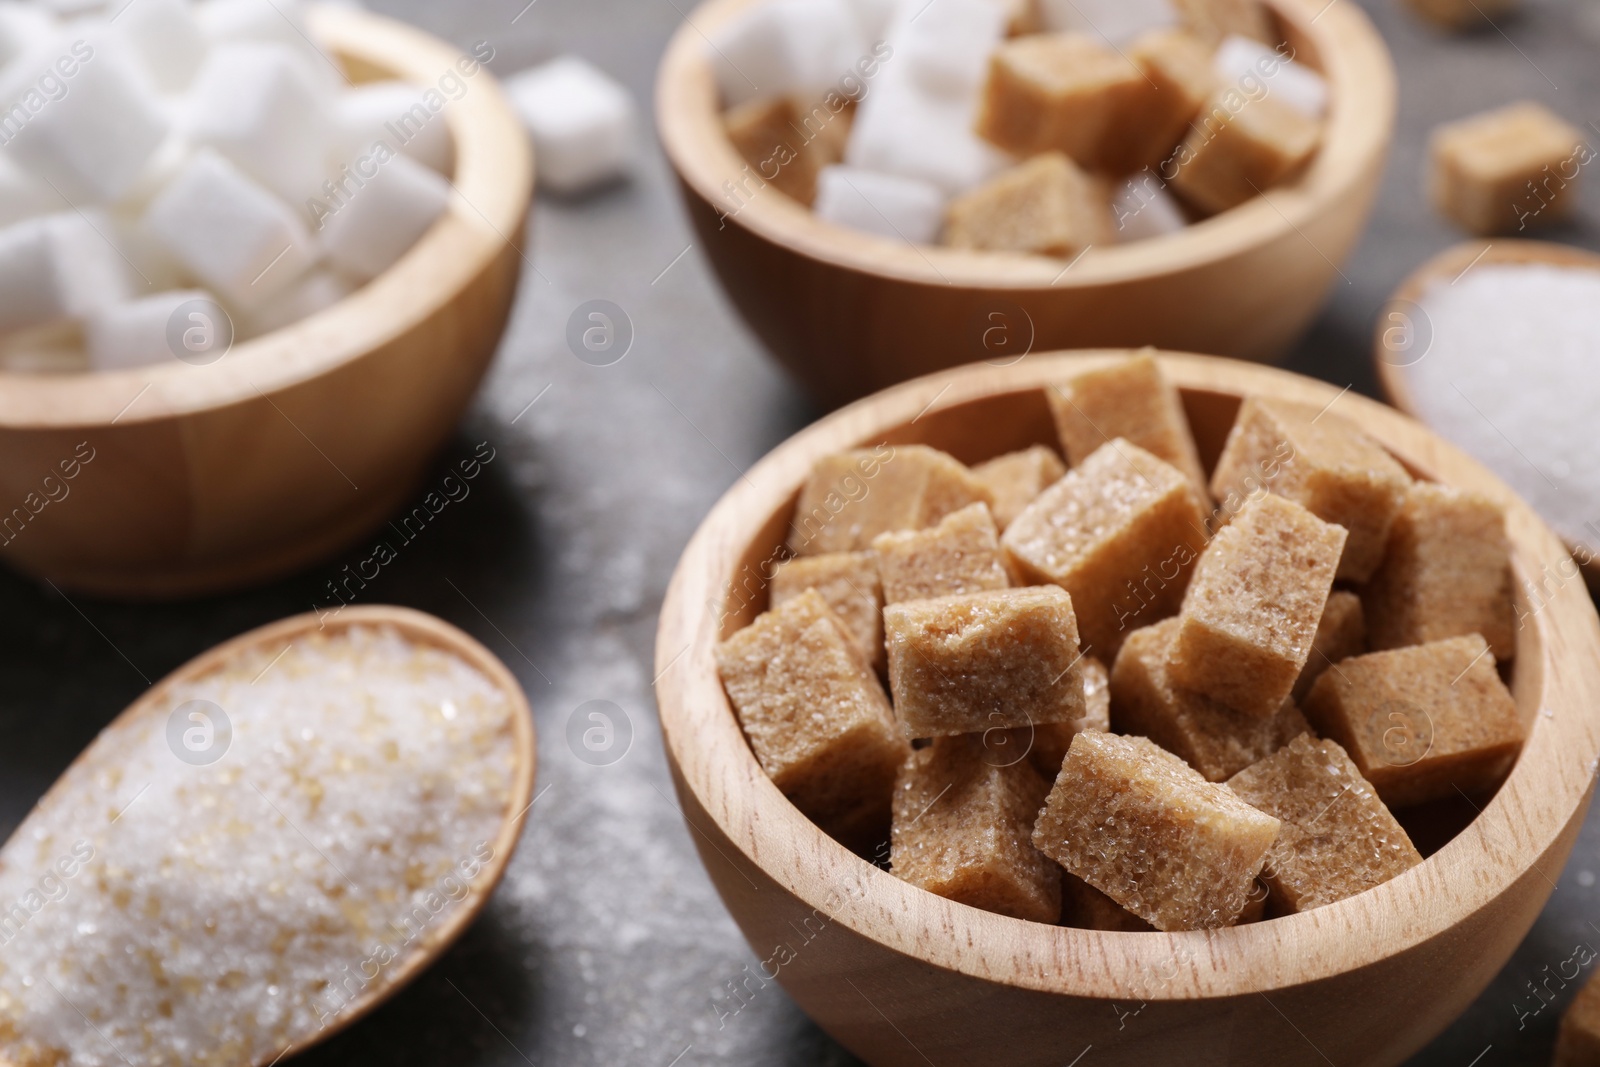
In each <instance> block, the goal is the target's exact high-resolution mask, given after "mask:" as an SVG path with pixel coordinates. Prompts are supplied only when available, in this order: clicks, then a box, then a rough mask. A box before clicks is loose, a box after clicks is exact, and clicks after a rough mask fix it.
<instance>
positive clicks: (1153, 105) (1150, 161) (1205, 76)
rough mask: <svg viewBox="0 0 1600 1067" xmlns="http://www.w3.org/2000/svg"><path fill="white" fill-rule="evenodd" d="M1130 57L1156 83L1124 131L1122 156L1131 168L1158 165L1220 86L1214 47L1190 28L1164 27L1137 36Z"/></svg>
mask: <svg viewBox="0 0 1600 1067" xmlns="http://www.w3.org/2000/svg"><path fill="white" fill-rule="evenodd" d="M1128 58H1130V59H1132V60H1133V62H1134V63H1135V64H1136V65H1137V66H1138V68H1139V70H1140V72H1141V73H1142V74H1143V75H1144V76H1145V79H1146V81H1148V82H1149V86H1150V88H1149V91H1148V92H1146V93H1145V94H1144V97H1143V101H1142V106H1141V108H1140V109H1139V110H1138V111H1137V112H1136V113H1135V114H1134V115H1133V116H1132V117H1131V121H1130V122H1129V123H1128V125H1127V126H1126V127H1125V128H1124V129H1123V130H1122V131H1121V132H1120V136H1121V137H1122V138H1123V140H1124V148H1123V150H1122V161H1123V162H1124V163H1125V164H1126V165H1127V167H1129V168H1132V167H1140V166H1143V167H1157V166H1159V165H1160V164H1162V163H1164V162H1166V161H1167V159H1168V158H1170V157H1171V155H1172V152H1173V149H1175V148H1177V147H1178V142H1179V141H1181V140H1183V136H1184V134H1185V133H1186V132H1187V131H1188V129H1189V122H1190V120H1192V119H1193V118H1194V117H1195V115H1197V114H1199V112H1200V108H1201V107H1202V106H1203V105H1204V104H1205V102H1206V100H1208V99H1209V98H1210V96H1211V93H1212V91H1213V90H1214V89H1215V87H1216V83H1217V76H1216V72H1215V70H1214V69H1213V66H1212V54H1211V49H1210V47H1209V46H1207V45H1206V44H1205V43H1204V42H1202V41H1201V40H1200V39H1199V38H1198V37H1196V36H1194V35H1193V34H1191V33H1188V32H1186V31H1184V30H1160V31H1157V32H1155V33H1151V34H1147V35H1145V36H1143V37H1141V38H1139V39H1138V40H1137V41H1135V42H1134V43H1133V45H1132V46H1131V47H1130V49H1129V50H1128Z"/></svg>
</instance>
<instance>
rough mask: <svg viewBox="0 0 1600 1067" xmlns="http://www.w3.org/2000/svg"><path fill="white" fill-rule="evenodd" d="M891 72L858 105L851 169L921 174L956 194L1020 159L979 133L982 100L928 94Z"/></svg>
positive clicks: (847, 159) (907, 175)
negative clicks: (977, 123)
mask: <svg viewBox="0 0 1600 1067" xmlns="http://www.w3.org/2000/svg"><path fill="white" fill-rule="evenodd" d="M891 70H892V68H885V70H884V74H883V75H882V76H881V77H880V79H879V80H878V82H877V83H876V84H874V85H873V87H872V91H871V92H869V93H868V94H867V96H866V98H865V99H864V100H862V101H861V103H860V105H859V106H858V107H857V108H856V118H855V123H854V124H853V125H852V127H851V129H850V143H849V145H848V146H846V148H845V154H844V161H845V162H846V163H847V164H849V165H850V166H851V167H853V168H860V169H862V170H870V171H876V172H878V173H882V174H897V175H899V176H901V177H904V178H915V179H917V180H918V181H924V182H927V183H929V184H931V185H935V186H938V188H939V189H940V191H941V192H943V193H944V194H945V195H946V196H955V195H958V194H960V193H964V192H966V191H967V190H969V189H972V188H975V187H976V186H978V185H980V184H982V183H983V182H984V181H986V180H988V179H989V178H992V177H993V176H994V175H996V174H998V173H1000V172H1001V171H1002V170H1004V169H1006V167H1008V166H1010V165H1012V164H1013V163H1014V162H1015V160H1014V159H1013V158H1012V157H1011V156H1009V155H1007V154H1006V153H1005V152H1002V151H1000V150H999V149H998V148H996V147H995V146H993V145H991V144H990V143H989V142H987V141H985V140H983V139H982V138H981V137H979V136H978V135H977V134H976V133H974V132H973V125H972V124H973V114H974V111H975V109H976V107H977V104H976V101H973V100H969V99H964V98H961V97H958V96H957V97H950V96H940V95H938V94H935V93H930V92H927V91H926V90H924V89H923V88H922V87H921V86H920V85H919V84H917V82H915V81H914V80H913V79H911V78H909V77H905V76H901V77H898V78H896V77H893V76H892V75H891Z"/></svg>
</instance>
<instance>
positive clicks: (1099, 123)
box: [975, 33, 1151, 170]
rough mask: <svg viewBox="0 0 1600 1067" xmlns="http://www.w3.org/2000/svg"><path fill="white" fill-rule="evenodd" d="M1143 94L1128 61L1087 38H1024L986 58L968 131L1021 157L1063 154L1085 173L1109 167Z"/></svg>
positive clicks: (1144, 85) (1146, 89) (1139, 76)
mask: <svg viewBox="0 0 1600 1067" xmlns="http://www.w3.org/2000/svg"><path fill="white" fill-rule="evenodd" d="M1150 91H1151V86H1150V83H1149V82H1148V81H1146V80H1145V76H1144V74H1143V72H1141V71H1140V69H1139V67H1138V66H1137V65H1136V64H1135V63H1134V62H1133V61H1132V60H1131V59H1128V58H1127V57H1126V56H1123V55H1121V54H1119V53H1117V52H1115V51H1113V50H1111V49H1110V48H1107V47H1105V46H1104V45H1103V44H1102V43H1101V42H1100V41H1098V40H1096V39H1095V38H1093V37H1091V36H1089V35H1087V34H1079V33H1037V34H1030V35H1028V36H1026V37H1017V38H1014V39H1012V40H1009V41H1005V42H1003V43H1002V44H1001V45H1000V47H999V48H997V49H995V51H994V53H993V54H992V55H991V56H990V59H989V78H988V81H987V82H986V83H985V85H984V89H983V96H982V99H981V101H980V103H979V105H978V117H977V121H976V125H975V128H976V129H977V131H978V134H979V136H981V137H985V138H987V139H988V140H989V141H991V142H993V143H994V144H996V145H999V146H1000V147H1001V148H1004V149H1006V150H1007V151H1010V152H1015V153H1016V154H1018V155H1021V156H1031V155H1036V154H1037V153H1040V152H1065V153H1066V154H1067V155H1069V156H1071V157H1072V159H1073V160H1074V161H1076V162H1077V163H1078V164H1079V165H1080V166H1082V167H1084V168H1086V169H1089V170H1106V169H1115V167H1116V164H1117V163H1119V162H1120V159H1119V156H1120V155H1121V153H1122V152H1123V148H1122V146H1121V143H1120V142H1121V140H1122V137H1123V131H1124V130H1125V129H1126V128H1127V126H1128V123H1129V120H1130V119H1131V118H1132V117H1135V116H1137V115H1138V114H1139V113H1140V112H1141V111H1142V110H1143V109H1144V108H1145V107H1146V106H1147V99H1148V97H1149V94H1150Z"/></svg>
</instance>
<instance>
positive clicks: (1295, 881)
mask: <svg viewBox="0 0 1600 1067" xmlns="http://www.w3.org/2000/svg"><path fill="white" fill-rule="evenodd" d="M1228 787H1229V788H1230V789H1232V790H1233V791H1234V792H1235V793H1237V794H1239V796H1240V797H1242V798H1243V799H1244V800H1245V802H1246V803H1248V804H1251V805H1253V806H1254V807H1257V808H1260V809H1261V810H1262V811H1264V812H1266V813H1267V814H1268V815H1271V816H1272V817H1273V818H1275V819H1278V820H1279V821H1281V822H1282V823H1283V830H1282V832H1280V833H1279V834H1278V840H1277V843H1276V844H1274V845H1273V846H1272V851H1271V852H1269V853H1267V865H1266V867H1265V868H1264V869H1263V871H1262V878H1263V879H1264V880H1265V881H1266V883H1267V886H1268V888H1269V889H1270V890H1271V891H1272V893H1273V900H1274V903H1275V906H1276V907H1277V909H1278V910H1279V911H1280V912H1283V913H1292V912H1299V911H1310V910H1311V909H1312V908H1320V907H1322V906H1323V905H1324V904H1332V903H1333V902H1334V901H1336V900H1343V899H1344V898H1345V897H1353V896H1355V895H1356V894H1357V893H1362V892H1365V891H1366V890H1368V889H1371V888H1372V887H1373V886H1376V885H1382V884H1383V883H1384V882H1387V881H1388V880H1389V879H1391V878H1393V877H1394V876H1395V875H1397V874H1401V873H1403V872H1405V871H1408V870H1410V869H1411V868H1412V867H1415V866H1416V865H1417V864H1419V863H1421V862H1422V856H1421V855H1420V854H1419V853H1418V852H1417V850H1416V848H1415V847H1414V846H1413V845H1412V844H1411V838H1409V837H1407V836H1406V832H1405V830H1403V829H1402V828H1401V826H1400V824H1399V823H1398V822H1396V821H1395V818H1394V816H1393V815H1391V814H1390V813H1389V809H1388V808H1386V807H1384V804H1383V801H1381V800H1379V799H1378V794H1377V793H1376V792H1375V791H1374V790H1373V788H1372V786H1371V784H1370V783H1368V781H1367V780H1366V779H1365V778H1363V777H1361V772H1360V770H1358V769H1357V768H1356V765H1355V764H1354V763H1352V762H1351V761H1350V757H1349V756H1348V755H1347V754H1346V753H1345V750H1344V749H1342V748H1340V747H1339V745H1338V744H1337V743H1336V742H1333V741H1317V740H1314V739H1312V738H1311V737H1307V736H1301V737H1297V738H1295V739H1294V741H1292V742H1291V743H1290V744H1289V745H1288V746H1287V747H1285V748H1284V749H1282V750H1281V751H1279V752H1276V753H1274V754H1273V755H1271V756H1268V757H1267V758H1266V759H1264V760H1262V761H1261V762H1260V763H1257V764H1255V765H1253V766H1251V767H1247V768H1246V769H1244V770H1242V771H1240V772H1239V773H1238V774H1236V775H1234V776H1233V777H1232V778H1230V779H1228Z"/></svg>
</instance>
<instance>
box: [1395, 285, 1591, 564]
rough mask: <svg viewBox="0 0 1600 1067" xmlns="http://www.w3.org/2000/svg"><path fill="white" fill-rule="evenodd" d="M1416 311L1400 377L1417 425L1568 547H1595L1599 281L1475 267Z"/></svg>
mask: <svg viewBox="0 0 1600 1067" xmlns="http://www.w3.org/2000/svg"><path fill="white" fill-rule="evenodd" d="M1419 303H1420V306H1421V312H1422V314H1421V315H1420V316H1415V315H1414V318H1415V320H1416V321H1414V322H1412V323H1410V324H1409V325H1410V326H1412V327H1415V329H1416V330H1417V331H1418V332H1417V334H1416V335H1415V336H1416V338H1417V341H1418V343H1419V344H1426V345H1427V347H1426V348H1425V350H1424V351H1425V352H1426V354H1425V355H1423V356H1422V357H1421V358H1420V359H1416V357H1415V356H1414V355H1412V356H1411V357H1409V358H1413V359H1416V362H1414V363H1413V364H1412V365H1411V366H1409V367H1407V368H1406V369H1405V372H1404V373H1405V376H1406V380H1407V384H1408V385H1409V387H1410V392H1411V395H1412V397H1413V402H1414V404H1415V405H1416V408H1417V411H1418V414H1419V415H1420V416H1421V417H1422V420H1423V421H1424V422H1426V423H1428V424H1429V425H1430V426H1432V427H1433V428H1434V429H1435V430H1437V431H1439V433H1441V434H1443V435H1444V436H1445V437H1447V438H1449V439H1450V440H1451V441H1453V442H1455V443H1456V444H1458V445H1460V446H1461V447H1462V448H1464V449H1466V450H1467V451H1468V452H1470V453H1472V455H1474V456H1475V457H1477V458H1478V459H1480V460H1482V461H1483V462H1484V463H1485V464H1487V465H1488V466H1489V467H1490V468H1491V469H1492V470H1493V471H1494V472H1495V473H1496V474H1498V475H1499V476H1500V477H1501V478H1503V479H1505V480H1506V482H1507V483H1509V484H1510V485H1511V487H1512V488H1513V489H1515V490H1516V491H1517V493H1518V495H1519V496H1521V497H1522V498H1523V499H1524V500H1526V501H1528V503H1530V504H1532V505H1533V507H1534V509H1535V510H1536V511H1538V512H1539V513H1540V514H1541V515H1543V516H1544V518H1545V519H1546V520H1548V521H1549V522H1550V524H1551V525H1552V526H1554V527H1555V529H1556V531H1557V532H1558V533H1560V534H1561V535H1562V536H1563V537H1565V538H1566V539H1567V540H1569V541H1574V542H1577V543H1580V544H1584V545H1589V546H1591V547H1593V546H1596V545H1600V533H1597V525H1596V524H1597V521H1600V466H1597V465H1596V464H1594V463H1593V462H1591V461H1590V460H1589V458H1588V457H1589V454H1590V451H1591V444H1592V441H1593V438H1594V413H1595V411H1597V410H1600V377H1597V376H1596V375H1595V374H1594V373H1593V367H1594V338H1595V337H1596V336H1600V271H1596V270H1587V269H1578V268H1562V267H1550V266H1544V265H1537V264H1528V265H1515V266H1513V265H1502V264H1494V263H1480V264H1478V265H1477V266H1476V267H1473V268H1472V269H1470V270H1468V271H1467V272H1466V274H1465V275H1463V276H1462V277H1461V278H1459V279H1457V280H1456V281H1455V282H1454V283H1453V284H1452V283H1451V282H1450V281H1449V279H1446V280H1444V281H1440V282H1438V283H1436V284H1434V285H1432V286H1430V287H1429V288H1428V289H1427V290H1426V291H1425V292H1424V294H1423V296H1422V299H1421V301H1419ZM1386 325H1402V324H1399V323H1386ZM1430 333H1431V338H1432V340H1431V344H1429V343H1428V336H1429V335H1430Z"/></svg>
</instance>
